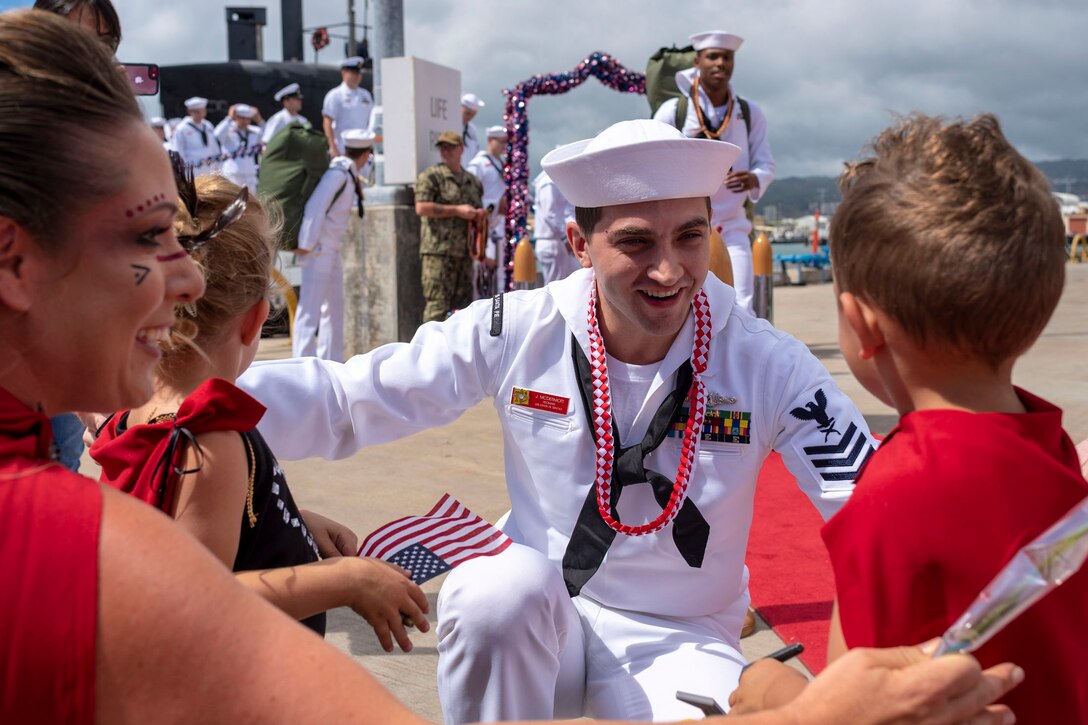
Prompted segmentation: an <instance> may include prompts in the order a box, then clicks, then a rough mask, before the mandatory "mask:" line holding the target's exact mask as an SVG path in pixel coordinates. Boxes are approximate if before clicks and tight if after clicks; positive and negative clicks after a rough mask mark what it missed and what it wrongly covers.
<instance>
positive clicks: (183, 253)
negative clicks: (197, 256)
mask: <svg viewBox="0 0 1088 725" xmlns="http://www.w3.org/2000/svg"><path fill="white" fill-rule="evenodd" d="M187 254H188V252H186V251H185V250H184V249H183V250H182V251H180V252H174V253H173V254H163V255H160V256H158V257H155V261H156V262H173V261H174V260H175V259H181V258H182V257H185V256H187Z"/></svg>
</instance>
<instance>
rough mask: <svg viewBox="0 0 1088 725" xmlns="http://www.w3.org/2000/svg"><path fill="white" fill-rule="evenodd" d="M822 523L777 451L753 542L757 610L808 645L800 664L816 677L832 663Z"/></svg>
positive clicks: (767, 468)
mask: <svg viewBox="0 0 1088 725" xmlns="http://www.w3.org/2000/svg"><path fill="white" fill-rule="evenodd" d="M822 525H823V519H821V518H820V515H819V514H818V513H816V508H815V507H814V506H813V505H812V502H811V501H809V500H808V497H807V496H805V494H803V493H801V490H800V489H799V488H797V482H796V480H795V479H794V478H793V476H792V475H790V472H789V471H788V470H787V469H786V466H785V465H784V464H783V463H782V458H781V456H779V455H778V454H777V453H772V454H771V455H770V456H768V457H767V460H766V461H765V462H764V464H763V469H762V470H761V471H760V473H759V484H758V485H757V486H756V505H755V514H754V516H753V520H752V533H751V535H750V537H749V539H748V569H749V570H750V572H751V579H750V580H749V583H748V586H749V590H750V591H751V594H752V606H754V607H755V608H756V610H757V611H759V613H760V615H761V616H762V617H763V618H764V619H765V620H767V623H768V624H770V625H771V627H773V628H774V631H775V632H776V633H778V636H780V637H781V638H782V639H784V640H785V641H786V643H787V644H788V643H792V642H800V643H802V644H803V645H805V652H804V654H802V655H801V661H802V662H804V663H805V666H806V667H808V668H809V669H810V670H811V671H812V672H813V673H816V672H819V671H820V670H822V669H823V668H824V664H825V663H826V662H827V628H828V626H829V623H830V619H831V603H832V601H833V600H834V598H835V579H834V576H833V575H832V573H831V561H830V560H829V559H828V556H827V550H826V549H824V543H823V540H822V539H820V527H821V526H822Z"/></svg>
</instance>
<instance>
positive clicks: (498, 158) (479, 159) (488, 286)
mask: <svg viewBox="0 0 1088 725" xmlns="http://www.w3.org/2000/svg"><path fill="white" fill-rule="evenodd" d="M506 138H507V137H506V128H504V127H503V126H489V127H488V129H487V148H486V149H483V150H481V151H479V152H478V153H477V154H476V156H475V157H473V159H472V161H470V162H469V163H468V166H466V167H465V168H467V169H468V170H469V171H470V172H471V173H472V175H473V176H475V177H476V178H477V179H479V180H480V183H481V184H482V185H483V187H484V208H485V209H489V210H490V214H489V215H488V217H487V228H488V235H487V236H488V239H487V247H486V249H485V258H484V261H482V262H479V261H474V262H473V265H472V267H473V270H472V271H473V275H472V280H473V283H472V286H473V299H480V298H481V297H490V296H492V295H493V294H495V292H496V291H497V287H496V284H497V279H496V269H498V268H500V267H502V259H501V257H500V254H501V252H502V248H503V245H502V242H503V241H504V240H505V238H506V228H505V227H506V182H505V181H504V180H503V165H504V164H505V161H504V159H505V157H506ZM462 158H464V157H462Z"/></svg>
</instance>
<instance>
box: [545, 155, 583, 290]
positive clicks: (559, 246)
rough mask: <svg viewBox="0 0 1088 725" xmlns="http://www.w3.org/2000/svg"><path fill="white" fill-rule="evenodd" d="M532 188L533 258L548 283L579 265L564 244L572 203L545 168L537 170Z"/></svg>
mask: <svg viewBox="0 0 1088 725" xmlns="http://www.w3.org/2000/svg"><path fill="white" fill-rule="evenodd" d="M533 188H534V194H533V197H534V199H533V224H534V227H533V234H534V235H535V237H536V246H535V251H536V261H537V264H538V266H539V271H540V273H541V275H543V277H544V284H548V283H549V282H554V281H556V280H557V279H563V278H564V277H566V276H567V275H568V274H570V273H571V272H573V271H574V270H576V269H579V268H581V266H582V265H581V264H579V263H578V259H577V258H576V257H575V256H574V253H573V252H572V251H571V250H570V245H569V244H567V222H572V221H574V205H573V204H571V203H570V202H569V201H567V197H565V196H563V192H561V191H560V190H559V187H558V186H556V184H555V182H554V181H552V178H551V177H550V176H548V172H547V171H541V172H540V173H539V174H537V177H536V179H535V180H534V181H533Z"/></svg>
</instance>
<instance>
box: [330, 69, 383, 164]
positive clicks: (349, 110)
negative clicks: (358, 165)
mask: <svg viewBox="0 0 1088 725" xmlns="http://www.w3.org/2000/svg"><path fill="white" fill-rule="evenodd" d="M373 110H374V97H373V96H371V95H370V91H368V90H367V89H365V88H363V87H362V86H359V87H358V88H356V89H355V90H352V89H351V88H349V87H348V84H347V83H341V84H340V85H338V86H337V87H336V88H333V89H332V90H331V91H329V92H328V93H326V94H325V101H324V103H323V104H322V105H321V115H323V116H328V117H329V118H331V119H332V130H333V134H335V137H336V148H337V150H338V151H339V152H340V153H341V154H342V153H344V131H347V130H349V129H369V128H370V124H371V112H372V111H373Z"/></svg>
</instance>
